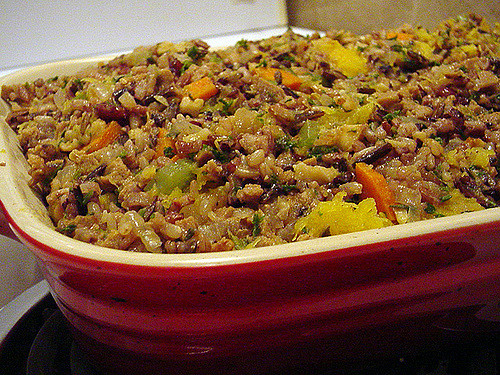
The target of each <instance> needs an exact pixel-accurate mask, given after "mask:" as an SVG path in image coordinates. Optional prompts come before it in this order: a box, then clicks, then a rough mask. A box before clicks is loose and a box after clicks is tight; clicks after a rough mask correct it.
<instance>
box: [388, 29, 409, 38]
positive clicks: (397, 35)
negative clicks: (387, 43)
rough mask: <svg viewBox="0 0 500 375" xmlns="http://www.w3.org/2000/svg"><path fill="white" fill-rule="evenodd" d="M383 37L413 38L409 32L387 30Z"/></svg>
mask: <svg viewBox="0 0 500 375" xmlns="http://www.w3.org/2000/svg"><path fill="white" fill-rule="evenodd" d="M385 37H386V39H397V40H412V39H413V35H411V34H408V33H402V32H399V33H396V32H394V31H390V32H388V33H387V35H386V36H385Z"/></svg>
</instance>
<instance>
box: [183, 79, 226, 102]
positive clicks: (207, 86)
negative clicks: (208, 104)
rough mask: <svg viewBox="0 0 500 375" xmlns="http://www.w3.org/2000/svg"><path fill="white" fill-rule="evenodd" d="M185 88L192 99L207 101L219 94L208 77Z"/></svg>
mask: <svg viewBox="0 0 500 375" xmlns="http://www.w3.org/2000/svg"><path fill="white" fill-rule="evenodd" d="M185 87H186V90H187V92H188V93H189V96H191V98H193V99H203V100H207V99H210V98H211V97H212V96H214V95H215V94H217V93H218V92H219V90H218V89H217V87H215V84H214V83H213V81H212V80H211V79H210V78H209V77H203V78H201V79H199V80H197V81H194V82H191V83H190V84H188V85H186V86H185Z"/></svg>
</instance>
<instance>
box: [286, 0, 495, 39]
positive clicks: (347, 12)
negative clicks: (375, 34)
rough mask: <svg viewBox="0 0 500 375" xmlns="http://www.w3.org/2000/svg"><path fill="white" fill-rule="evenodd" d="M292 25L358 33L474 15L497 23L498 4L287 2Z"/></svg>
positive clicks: (380, 0)
mask: <svg viewBox="0 0 500 375" xmlns="http://www.w3.org/2000/svg"><path fill="white" fill-rule="evenodd" d="M287 7H288V18H289V23H290V24H291V25H292V26H300V27H307V28H311V29H315V30H327V29H344V30H350V31H353V32H355V33H357V34H364V33H368V32H370V31H373V30H378V29H380V28H394V27H398V26H400V25H401V24H403V23H410V24H412V25H415V26H417V25H421V26H424V27H427V28H431V29H432V28H434V27H435V26H436V24H437V22H438V21H439V20H442V19H446V18H450V17H454V16H456V15H460V14H466V13H469V12H474V13H477V14H480V15H482V16H483V17H485V18H486V19H487V20H488V21H490V22H498V21H500V1H499V0H482V1H477V0H476V1H471V0H462V1H446V0H437V1H432V0H414V1H411V0H400V1H399V0H377V1H369V0H344V1H341V0H288V1H287Z"/></svg>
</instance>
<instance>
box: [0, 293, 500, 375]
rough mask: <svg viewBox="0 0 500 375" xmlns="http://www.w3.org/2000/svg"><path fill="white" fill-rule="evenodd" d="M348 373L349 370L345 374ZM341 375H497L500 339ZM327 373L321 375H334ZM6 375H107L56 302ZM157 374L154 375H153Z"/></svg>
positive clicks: (12, 337)
mask: <svg viewBox="0 0 500 375" xmlns="http://www.w3.org/2000/svg"><path fill="white" fill-rule="evenodd" d="M346 371H347V370H346ZM346 371H343V372H341V374H342V375H496V374H500V336H499V337H497V338H495V339H493V340H488V341H487V342H481V343H477V342H476V343H473V344H467V345H464V344H461V345H456V346H450V347H449V348H445V349H443V350H442V351H439V352H437V351H432V352H428V353H421V354H419V355H413V356H408V357H404V358H388V359H384V360H381V361H379V362H377V363H371V364H370V365H368V364H367V365H366V366H362V369H361V370H359V369H358V370H356V371H353V370H351V371H347V372H346ZM338 373H339V372H338V370H335V371H334V370H327V371H326V372H325V371H323V372H321V374H317V375H334V374H338ZM0 374H1V375H104V374H101V373H99V372H98V371H97V370H96V369H95V368H94V367H93V366H92V364H91V361H90V360H89V359H88V358H86V357H85V354H83V353H82V352H81V351H80V350H79V349H78V347H77V345H76V344H75V343H74V342H73V340H72V338H71V334H70V332H69V330H68V327H67V322H66V320H65V318H64V317H63V315H62V314H61V312H60V311H59V309H58V308H57V306H56V304H55V302H54V300H53V298H52V297H51V296H50V295H47V296H46V297H45V298H43V299H42V300H41V301H39V302H38V303H37V304H36V305H35V306H34V307H33V308H32V309H31V310H30V311H29V314H26V315H25V316H24V317H23V318H22V319H21V320H20V321H19V322H18V323H17V324H16V325H15V327H14V328H13V329H12V331H11V332H10V333H9V335H8V336H7V338H6V339H5V340H4V343H3V345H2V346H1V348H0ZM152 375H154V374H152Z"/></svg>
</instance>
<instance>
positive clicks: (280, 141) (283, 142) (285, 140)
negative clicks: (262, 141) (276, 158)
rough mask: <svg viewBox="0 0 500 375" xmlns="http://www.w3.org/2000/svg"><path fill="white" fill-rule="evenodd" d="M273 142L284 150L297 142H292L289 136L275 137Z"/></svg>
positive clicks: (294, 145)
mask: <svg viewBox="0 0 500 375" xmlns="http://www.w3.org/2000/svg"><path fill="white" fill-rule="evenodd" d="M274 142H275V143H276V145H277V146H278V147H279V148H281V149H282V150H285V151H286V150H291V149H292V148H294V147H296V146H297V143H296V142H294V141H293V140H292V139H291V138H290V137H287V136H283V137H279V138H276V139H275V140H274Z"/></svg>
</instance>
